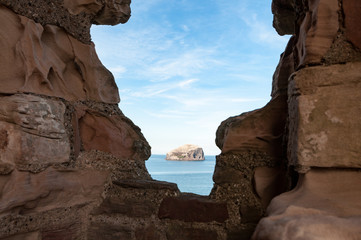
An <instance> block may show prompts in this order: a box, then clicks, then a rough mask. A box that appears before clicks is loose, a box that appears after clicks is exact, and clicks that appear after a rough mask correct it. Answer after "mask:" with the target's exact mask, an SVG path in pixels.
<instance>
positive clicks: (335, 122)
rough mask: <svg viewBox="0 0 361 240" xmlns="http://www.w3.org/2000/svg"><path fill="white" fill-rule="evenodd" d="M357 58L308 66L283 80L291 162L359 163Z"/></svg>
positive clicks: (355, 165)
mask: <svg viewBox="0 0 361 240" xmlns="http://www.w3.org/2000/svg"><path fill="white" fill-rule="evenodd" d="M360 69H361V63H348V64H343V65H332V66H327V67H326V66H322V67H321V66H320V67H311V68H306V69H302V70H300V71H298V72H297V73H296V74H295V75H294V76H293V78H292V81H291V82H290V85H289V116H290V130H289V143H288V144H289V147H288V151H289V152H288V155H289V161H290V164H291V165H294V166H296V167H301V168H305V170H307V168H309V167H341V168H343V167H345V168H360V167H361V160H360V156H361V152H360V149H361V141H359V140H358V139H360V138H361V131H360V129H361V105H360V104H359V102H360V101H361V91H360V89H361V73H360Z"/></svg>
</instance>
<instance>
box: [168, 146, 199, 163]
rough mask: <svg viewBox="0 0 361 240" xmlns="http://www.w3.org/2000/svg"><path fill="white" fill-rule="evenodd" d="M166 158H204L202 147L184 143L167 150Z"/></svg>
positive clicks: (188, 159)
mask: <svg viewBox="0 0 361 240" xmlns="http://www.w3.org/2000/svg"><path fill="white" fill-rule="evenodd" d="M165 159H166V160H178V161H199V160H204V152H203V149H202V148H201V147H199V146H197V145H192V144H185V145H182V146H180V147H178V148H176V149H173V150H172V151H170V152H168V153H167V155H166V157H165Z"/></svg>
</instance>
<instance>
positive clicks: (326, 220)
mask: <svg viewBox="0 0 361 240" xmlns="http://www.w3.org/2000/svg"><path fill="white" fill-rule="evenodd" d="M273 2H274V5H278V4H280V2H283V1H277V0H274V1H273ZM360 7H361V5H360V2H359V1H352V0H343V1H333V0H332V1H323V0H320V1H311V0H309V1H302V2H301V1H295V5H294V11H295V13H296V25H295V32H294V34H295V35H294V36H293V37H292V39H293V40H292V39H291V41H290V43H289V45H288V46H287V48H286V51H285V53H284V54H283V56H287V55H289V56H290V55H293V56H294V57H293V59H294V69H295V72H294V73H293V74H292V75H291V76H289V78H288V87H287V91H288V101H287V103H288V124H287V129H288V135H287V165H288V166H289V168H290V169H294V170H295V173H294V174H293V175H294V178H295V179H297V177H298V181H297V184H296V186H295V187H294V188H293V189H292V190H291V191H289V192H286V193H283V194H281V195H279V196H277V197H275V198H274V199H273V200H272V201H271V203H270V205H269V207H268V208H267V211H266V217H265V218H263V219H262V220H261V221H260V222H259V224H258V226H257V228H256V231H255V233H254V235H253V237H252V239H267V240H270V239H296V238H297V239H331V238H334V239H358V238H359V236H360V234H361V232H360V229H361V217H360V215H361V214H360V211H361V205H360V203H359V201H358V200H357V199H359V198H360V196H361V190H360V188H358V187H357V186H359V185H360V184H361V178H360V167H361V161H360V159H361V152H360V149H361V145H360V141H358V139H359V138H360V137H361V135H360V133H361V125H360V120H361V118H360V117H359V116H361V115H360V114H361V107H360V104H358V102H360V100H361V95H360V90H361V65H360V64H361V58H360V57H361V52H360V45H359V30H358V27H356V25H358V26H359V25H360V24H361V17H360V15H356V14H355V11H358V10H360ZM274 17H275V19H277V18H279V16H278V15H277V14H275V16H274ZM277 27H278V28H282V27H283V26H281V25H278V26H277ZM277 27H276V28H277ZM277 30H278V32H280V31H284V32H286V31H288V29H283V30H282V29H281V30H280V29H277ZM290 44H291V46H290ZM290 48H291V49H292V51H291V53H288V54H287V52H290V51H289V50H288V49H290ZM279 69H281V68H279V67H278V68H277V70H279ZM276 72H277V71H276ZM315 226H317V227H315Z"/></svg>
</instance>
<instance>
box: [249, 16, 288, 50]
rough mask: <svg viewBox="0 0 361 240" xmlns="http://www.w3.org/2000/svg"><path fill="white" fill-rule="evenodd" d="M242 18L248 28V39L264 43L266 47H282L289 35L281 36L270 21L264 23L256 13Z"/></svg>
mask: <svg viewBox="0 0 361 240" xmlns="http://www.w3.org/2000/svg"><path fill="white" fill-rule="evenodd" d="M242 20H243V21H244V22H245V23H246V24H247V26H248V27H249V28H250V32H249V36H250V39H251V40H252V41H254V42H256V43H260V44H266V45H268V47H270V46H272V47H276V48H281V49H282V48H284V47H285V46H286V44H287V42H288V39H289V37H288V36H286V37H281V36H279V35H278V34H277V32H276V31H275V30H274V29H273V28H272V27H271V23H269V22H268V23H265V22H262V21H260V20H259V17H258V16H257V14H252V15H250V16H244V17H242Z"/></svg>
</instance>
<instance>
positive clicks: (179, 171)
mask: <svg viewBox="0 0 361 240" xmlns="http://www.w3.org/2000/svg"><path fill="white" fill-rule="evenodd" d="M215 163H216V157H215V156H205V160H204V161H168V160H165V155H156V154H153V155H152V156H151V157H150V158H149V159H148V160H147V161H146V162H145V164H146V166H147V169H148V172H149V173H150V175H151V176H152V178H153V179H155V180H159V181H167V182H172V183H176V184H177V185H178V188H179V190H180V191H181V192H190V193H196V194H199V195H209V193H210V192H211V190H212V187H213V180H212V176H213V172H214V166H215Z"/></svg>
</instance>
